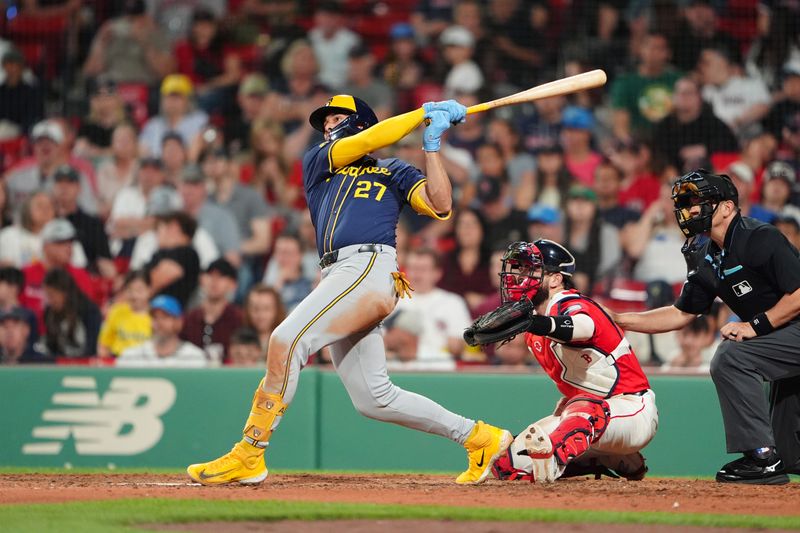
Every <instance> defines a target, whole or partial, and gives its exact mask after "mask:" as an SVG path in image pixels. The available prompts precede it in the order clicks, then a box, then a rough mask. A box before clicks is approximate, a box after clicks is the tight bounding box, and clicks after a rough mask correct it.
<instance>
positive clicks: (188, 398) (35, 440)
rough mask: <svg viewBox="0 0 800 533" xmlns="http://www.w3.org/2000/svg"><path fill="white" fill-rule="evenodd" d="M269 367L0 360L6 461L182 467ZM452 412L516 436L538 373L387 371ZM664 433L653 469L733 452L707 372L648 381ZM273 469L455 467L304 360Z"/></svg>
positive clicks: (439, 448)
mask: <svg viewBox="0 0 800 533" xmlns="http://www.w3.org/2000/svg"><path fill="white" fill-rule="evenodd" d="M261 376H262V372H260V371H258V370H250V369H228V368H222V369H214V370H149V369H148V370H133V369H124V370H123V369H111V368H86V367H54V368H0V391H2V401H3V403H4V404H5V405H4V409H2V410H0V428H2V434H0V466H31V467H44V466H48V467H60V466H64V465H67V464H68V465H71V466H73V467H108V466H109V465H113V467H182V466H185V465H186V464H189V463H192V462H197V461H204V460H208V459H212V458H214V457H216V456H218V455H220V454H221V453H224V452H226V451H227V450H228V449H229V448H230V447H231V445H232V444H233V443H234V442H235V441H236V440H237V439H238V438H239V435H240V432H241V429H242V426H243V424H244V420H245V418H246V415H247V412H248V408H249V405H250V400H251V397H252V393H253V390H254V388H255V386H256V385H257V383H258V380H259V379H260V377H261ZM393 380H394V382H395V383H396V384H397V385H399V386H401V387H403V388H405V389H407V390H410V391H414V392H418V393H420V394H423V395H426V396H429V397H430V398H432V399H434V400H436V401H438V402H440V403H441V404H442V405H444V406H446V407H447V408H449V409H451V410H453V411H456V412H459V413H462V414H464V415H465V416H469V417H472V418H476V419H477V418H480V419H484V420H486V421H490V422H492V423H493V424H497V425H501V426H504V427H507V428H509V429H510V430H512V432H517V431H520V430H521V429H523V428H524V427H526V426H527V425H528V424H529V423H531V422H533V421H535V420H536V419H538V418H541V417H542V416H545V415H547V414H549V413H550V412H551V411H552V408H553V405H554V404H555V402H556V400H557V398H558V394H557V391H556V389H555V386H554V385H553V384H552V382H551V381H550V380H549V379H548V378H547V377H546V376H543V375H532V374H524V375H516V374H515V375H508V374H472V373H465V374H462V373H455V374H410V373H409V374H403V373H396V374H393ZM651 383H652V386H653V389H654V390H655V392H656V395H657V403H658V407H659V412H660V421H659V430H658V434H657V435H656V437H655V439H654V440H653V442H652V443H651V444H650V445H649V446H648V447H647V449H646V450H645V455H646V456H647V459H648V464H649V465H650V471H651V473H652V474H655V475H688V476H709V475H713V473H714V472H715V470H716V468H717V467H719V466H720V465H721V464H723V462H725V461H726V460H728V456H727V455H726V454H725V443H724V436H723V430H722V421H721V418H720V411H719V404H718V402H717V397H716V394H715V391H714V386H713V384H712V383H711V380H710V379H709V378H707V377H706V378H703V377H654V378H652V379H651ZM267 463H268V465H269V466H270V467H273V468H278V469H303V470H306V469H336V470H379V471H391V470H405V471H408V470H412V471H458V470H461V469H463V467H464V466H465V454H464V452H463V449H461V448H460V447H459V446H457V445H455V444H453V443H451V442H449V441H447V440H445V439H442V438H440V437H436V436H431V435H427V434H421V433H417V432H415V431H411V430H408V429H405V428H401V427H397V426H392V425H389V424H385V423H381V422H376V421H374V420H369V419H366V418H364V417H362V416H360V415H359V414H358V413H356V412H355V410H354V409H353V407H352V405H351V404H350V400H349V398H348V396H347V393H346V391H345V390H344V387H343V386H342V385H341V383H340V382H339V379H338V377H337V376H336V374H335V373H333V372H330V371H326V370H318V369H314V368H310V369H306V370H305V371H304V372H303V374H302V377H301V382H300V388H299V391H298V394H297V396H296V398H295V400H294V402H293V403H292V405H291V407H290V408H289V410H288V411H287V416H286V417H285V419H284V421H283V423H282V424H281V426H280V429H279V431H277V432H276V435H275V436H274V438H273V439H272V442H271V444H270V447H269V450H268V455H267Z"/></svg>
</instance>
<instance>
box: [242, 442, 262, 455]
mask: <svg viewBox="0 0 800 533" xmlns="http://www.w3.org/2000/svg"><path fill="white" fill-rule="evenodd" d="M241 444H242V447H243V448H244V449H245V450H247V452H248V453H249V454H250V455H261V454H262V453H264V448H262V447H260V446H253V445H252V444H250V443H249V442H247V439H242V441H241Z"/></svg>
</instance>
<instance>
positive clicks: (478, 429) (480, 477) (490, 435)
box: [456, 420, 514, 485]
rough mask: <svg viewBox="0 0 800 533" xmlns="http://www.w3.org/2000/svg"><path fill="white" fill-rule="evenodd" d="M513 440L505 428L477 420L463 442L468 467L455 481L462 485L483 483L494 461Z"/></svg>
mask: <svg viewBox="0 0 800 533" xmlns="http://www.w3.org/2000/svg"><path fill="white" fill-rule="evenodd" d="M513 441H514V437H512V436H511V433H509V432H508V431H506V430H505V429H500V428H496V427H494V426H490V425H489V424H486V423H484V422H482V421H480V420H478V421H477V422H476V423H475V427H474V428H473V429H472V433H470V435H469V437H468V438H467V441H466V442H465V443H464V448H466V449H467V457H468V458H469V468H467V470H466V471H464V472H462V473H461V475H460V476H458V477H457V478H456V483H460V484H462V485H477V484H478V483H483V482H484V481H485V480H486V477H487V476H488V475H489V473H490V472H491V470H492V465H493V464H494V462H495V461H497V460H498V459H499V458H500V456H501V455H502V454H503V453H505V451H506V450H507V449H508V447H509V446H511V443H512V442H513Z"/></svg>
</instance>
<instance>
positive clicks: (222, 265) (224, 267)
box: [205, 257, 239, 280]
mask: <svg viewBox="0 0 800 533" xmlns="http://www.w3.org/2000/svg"><path fill="white" fill-rule="evenodd" d="M212 272H216V273H217V274H219V275H221V276H225V277H226V278H231V279H233V280H236V279H238V277H239V274H238V272H236V269H235V268H233V265H232V264H230V263H229V262H228V261H227V260H226V259H223V258H221V257H220V258H219V259H215V260H214V261H211V264H209V265H208V267H207V268H206V272H205V273H206V274H211V273H212Z"/></svg>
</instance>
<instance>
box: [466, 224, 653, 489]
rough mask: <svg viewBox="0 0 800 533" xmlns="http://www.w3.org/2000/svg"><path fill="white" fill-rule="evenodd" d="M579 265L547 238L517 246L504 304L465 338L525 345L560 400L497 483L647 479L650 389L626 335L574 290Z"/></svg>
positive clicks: (503, 283) (509, 455)
mask: <svg viewBox="0 0 800 533" xmlns="http://www.w3.org/2000/svg"><path fill="white" fill-rule="evenodd" d="M574 272H575V258H574V257H573V256H572V254H571V253H570V252H569V251H567V249H566V248H564V247H563V246H561V245H560V244H558V243H555V242H553V241H548V240H544V239H542V240H538V241H536V242H534V243H528V242H515V243H512V244H511V245H509V247H508V250H507V251H506V252H505V255H504V256H503V269H502V272H501V273H500V291H501V299H502V305H501V306H500V307H499V308H497V309H495V310H494V311H492V312H490V313H487V314H485V315H483V316H481V317H479V318H478V319H477V320H476V321H475V322H474V323H473V324H472V325H471V326H470V327H469V328H467V330H466V331H465V332H464V340H465V341H467V343H468V344H470V345H471V346H476V345H479V344H491V343H494V342H508V341H509V340H511V339H512V338H514V337H515V336H516V335H518V334H521V333H524V334H525V343H526V344H527V345H528V349H529V350H530V351H531V353H533V355H534V356H535V357H536V359H537V360H538V361H539V364H540V365H541V366H542V368H543V369H544V371H545V372H546V373H547V374H548V375H549V376H550V378H551V379H552V380H553V381H554V382H555V383H556V387H558V390H559V391H560V392H561V393H562V394H563V395H564V397H563V398H561V400H560V401H559V402H558V404H557V405H556V409H555V411H554V412H553V414H552V415H550V416H547V417H545V418H543V419H541V420H539V421H538V422H535V423H533V424H531V425H530V426H528V427H527V428H526V429H525V430H524V431H523V432H522V433H520V434H519V435H518V436H517V437H516V438H515V439H514V442H513V443H512V445H511V446H510V447H509V448H508V451H507V452H506V453H505V454H504V455H502V456H501V457H500V459H499V460H498V461H497V462H496V463H495V464H494V466H493V467H492V473H493V474H494V476H495V477H496V478H498V479H501V480H513V479H527V480H530V481H537V482H552V481H555V480H556V479H557V478H559V477H567V476H574V475H586V474H591V473H593V474H595V475H600V474H601V473H605V474H609V475H612V476H615V475H619V476H623V477H625V478H627V479H629V480H640V479H642V478H644V475H645V472H647V467H646V466H645V461H644V457H643V456H642V455H641V454H640V453H639V451H640V450H641V449H642V448H644V447H645V446H647V444H648V443H649V442H650V440H651V439H652V438H653V436H654V435H655V432H656V428H657V427H658V410H657V409H656V402H655V394H654V393H653V391H652V390H650V385H649V383H648V382H647V378H646V377H645V375H644V373H643V372H642V369H641V367H640V366H639V362H638V360H637V359H636V355H635V354H634V353H633V350H632V349H631V346H630V344H629V343H628V341H627V339H626V338H625V335H624V334H623V332H622V330H621V329H620V328H619V327H618V326H617V325H616V324H615V323H614V322H613V321H612V319H611V318H610V317H609V316H608V314H606V312H605V311H604V310H603V309H602V308H601V307H600V306H599V305H598V304H596V303H595V302H593V301H592V300H590V299H589V298H587V297H585V296H583V295H581V294H580V293H579V292H578V291H576V290H575V289H574V286H573V283H572V274H573V273H574Z"/></svg>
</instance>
